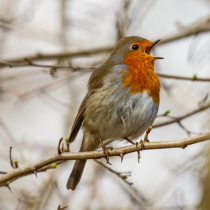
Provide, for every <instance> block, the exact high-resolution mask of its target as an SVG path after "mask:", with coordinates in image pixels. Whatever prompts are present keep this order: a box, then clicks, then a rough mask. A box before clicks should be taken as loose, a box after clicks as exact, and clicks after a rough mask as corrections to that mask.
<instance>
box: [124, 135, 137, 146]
mask: <svg viewBox="0 0 210 210" xmlns="http://www.w3.org/2000/svg"><path fill="white" fill-rule="evenodd" d="M124 139H125V140H126V141H128V142H130V143H131V144H133V145H134V144H135V143H134V142H133V141H131V140H130V139H129V138H128V137H124Z"/></svg>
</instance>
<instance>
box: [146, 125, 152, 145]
mask: <svg viewBox="0 0 210 210" xmlns="http://www.w3.org/2000/svg"><path fill="white" fill-rule="evenodd" d="M151 130H152V126H149V127H148V129H147V131H146V134H145V137H144V141H146V142H149V139H148V136H149V133H150V131H151Z"/></svg>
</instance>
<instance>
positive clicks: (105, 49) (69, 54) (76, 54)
mask: <svg viewBox="0 0 210 210" xmlns="http://www.w3.org/2000/svg"><path fill="white" fill-rule="evenodd" d="M112 50H113V47H103V48H98V49H90V50H83V51H78V52H62V53H49V54H47V53H46V54H45V53H37V54H35V55H27V56H24V57H19V58H14V59H8V60H7V61H6V62H12V63H22V62H24V61H25V60H26V59H28V60H31V61H35V60H52V59H59V58H72V57H79V56H87V55H95V54H98V53H106V52H110V51H112Z"/></svg>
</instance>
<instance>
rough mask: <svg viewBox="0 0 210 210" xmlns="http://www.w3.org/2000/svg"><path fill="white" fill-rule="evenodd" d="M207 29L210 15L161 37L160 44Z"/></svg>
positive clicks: (208, 28) (209, 27) (209, 29)
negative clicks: (174, 32) (176, 31)
mask: <svg viewBox="0 0 210 210" xmlns="http://www.w3.org/2000/svg"><path fill="white" fill-rule="evenodd" d="M208 31H210V17H207V18H204V19H203V20H200V21H197V22H195V23H193V24H191V25H188V26H186V27H184V28H183V29H181V30H180V31H179V32H178V33H177V34H173V35H171V36H168V37H165V38H163V39H162V41H161V42H160V44H165V43H168V42H172V41H175V40H178V39H182V38H185V37H188V36H191V35H196V34H199V33H203V32H208ZM160 44H159V45H160Z"/></svg>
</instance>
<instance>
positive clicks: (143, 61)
mask: <svg viewBox="0 0 210 210" xmlns="http://www.w3.org/2000/svg"><path fill="white" fill-rule="evenodd" d="M154 61H155V58H153V57H152V56H147V57H141V58H139V56H138V57H136V54H133V55H132V54H129V55H127V56H126V57H125V59H124V60H123V63H124V64H126V65H127V67H128V70H123V71H122V72H121V75H122V78H123V87H127V86H129V87H130V92H131V93H134V94H135V93H139V92H140V93H143V92H145V91H146V92H147V94H148V95H149V96H150V97H152V99H153V101H154V103H158V104H159V93H160V80H159V78H158V76H157V75H156V74H155V72H154Z"/></svg>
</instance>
